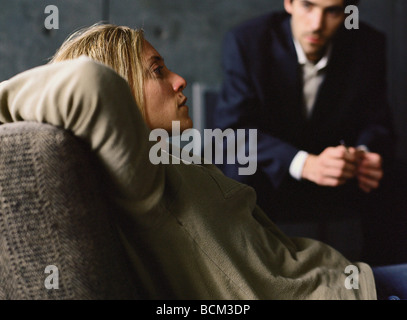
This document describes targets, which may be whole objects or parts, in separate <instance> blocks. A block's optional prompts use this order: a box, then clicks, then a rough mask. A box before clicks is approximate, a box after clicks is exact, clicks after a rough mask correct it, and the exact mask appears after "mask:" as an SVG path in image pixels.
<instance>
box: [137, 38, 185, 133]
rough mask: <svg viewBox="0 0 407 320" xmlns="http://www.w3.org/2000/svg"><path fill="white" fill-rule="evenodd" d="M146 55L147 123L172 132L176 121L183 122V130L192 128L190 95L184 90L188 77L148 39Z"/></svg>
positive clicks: (144, 53)
mask: <svg viewBox="0 0 407 320" xmlns="http://www.w3.org/2000/svg"><path fill="white" fill-rule="evenodd" d="M143 57H144V65H145V69H146V71H147V76H146V77H145V81H144V95H145V102H144V103H145V117H146V122H147V125H148V126H149V127H150V129H158V128H162V129H165V130H167V131H168V132H169V133H170V134H171V128H172V121H179V122H180V128H181V132H182V131H183V130H185V129H189V128H191V127H192V120H191V118H190V117H189V114H188V107H187V106H186V101H187V98H186V97H185V96H184V94H183V93H182V91H183V90H184V89H185V87H186V86H187V83H186V81H185V80H184V78H182V77H181V76H179V75H177V74H176V73H174V72H172V71H170V70H169V69H168V68H167V67H166V66H165V63H164V59H163V58H162V57H161V55H160V54H159V53H158V52H157V51H156V50H155V49H154V48H153V46H152V45H151V44H150V43H149V42H148V41H146V40H145V42H144V50H143Z"/></svg>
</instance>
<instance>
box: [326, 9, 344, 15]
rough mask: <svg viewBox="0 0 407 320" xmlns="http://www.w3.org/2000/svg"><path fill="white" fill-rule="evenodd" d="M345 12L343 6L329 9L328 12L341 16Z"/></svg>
mask: <svg viewBox="0 0 407 320" xmlns="http://www.w3.org/2000/svg"><path fill="white" fill-rule="evenodd" d="M342 12H343V9H341V8H331V9H328V10H327V13H328V14H330V15H332V16H339V15H341V14H342Z"/></svg>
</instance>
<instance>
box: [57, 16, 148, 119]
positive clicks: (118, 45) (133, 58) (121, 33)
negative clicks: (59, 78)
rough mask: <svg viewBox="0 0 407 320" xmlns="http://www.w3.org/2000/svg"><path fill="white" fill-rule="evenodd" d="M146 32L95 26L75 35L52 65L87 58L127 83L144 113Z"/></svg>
mask: <svg viewBox="0 0 407 320" xmlns="http://www.w3.org/2000/svg"><path fill="white" fill-rule="evenodd" d="M143 42H144V32H143V30H138V29H131V28H129V27H125V26H116V25H113V24H95V25H92V26H90V27H86V28H83V29H80V30H78V31H76V32H74V33H72V34H71V35H70V36H69V37H68V38H67V39H66V40H65V41H64V43H63V44H62V45H61V47H60V48H59V49H58V50H57V52H56V53H55V55H54V56H53V57H52V58H51V60H50V62H49V63H54V62H59V61H63V60H71V59H76V58H79V57H80V56H81V55H86V56H88V57H89V58H91V59H93V60H96V61H98V62H100V63H103V64H105V65H107V66H109V67H110V68H112V69H113V70H115V71H116V72H117V73H118V74H119V75H121V76H122V77H123V78H124V79H126V80H127V82H128V84H129V86H130V89H131V91H132V93H133V96H134V98H135V100H136V102H137V105H138V107H139V109H140V111H141V113H142V115H143V116H145V112H144V93H143V86H144V75H145V69H144V64H143V56H142V53H143Z"/></svg>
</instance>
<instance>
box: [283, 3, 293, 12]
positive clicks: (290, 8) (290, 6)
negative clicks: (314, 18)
mask: <svg viewBox="0 0 407 320" xmlns="http://www.w3.org/2000/svg"><path fill="white" fill-rule="evenodd" d="M293 1H294V0H284V9H285V11H287V13H289V14H291V13H292V11H293Z"/></svg>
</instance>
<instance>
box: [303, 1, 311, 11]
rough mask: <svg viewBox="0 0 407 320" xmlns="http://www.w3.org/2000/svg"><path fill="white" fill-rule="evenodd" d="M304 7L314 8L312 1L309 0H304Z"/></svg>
mask: <svg viewBox="0 0 407 320" xmlns="http://www.w3.org/2000/svg"><path fill="white" fill-rule="evenodd" d="M302 7H303V8H304V9H311V8H312V3H310V2H308V1H303V2H302Z"/></svg>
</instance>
